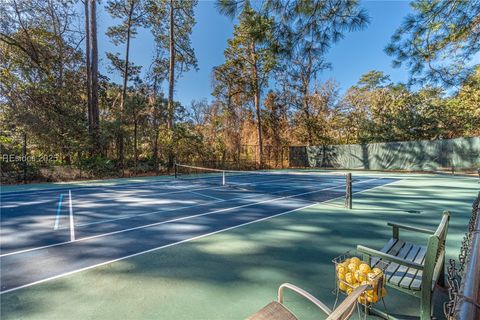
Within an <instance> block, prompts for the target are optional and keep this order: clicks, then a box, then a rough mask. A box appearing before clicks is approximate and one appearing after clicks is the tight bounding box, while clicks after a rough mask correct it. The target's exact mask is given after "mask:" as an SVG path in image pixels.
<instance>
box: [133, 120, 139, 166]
mask: <svg viewBox="0 0 480 320" xmlns="http://www.w3.org/2000/svg"><path fill="white" fill-rule="evenodd" d="M137 129H138V124H137V115H136V112H135V119H134V124H133V154H134V162H135V163H134V168H135V175H137V166H138V144H137V131H138V130H137Z"/></svg>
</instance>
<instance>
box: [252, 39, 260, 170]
mask: <svg viewBox="0 0 480 320" xmlns="http://www.w3.org/2000/svg"><path fill="white" fill-rule="evenodd" d="M250 56H251V59H252V66H253V79H252V80H253V102H254V105H255V110H256V112H257V132H258V152H257V153H258V159H257V162H258V164H259V165H260V167H263V140H262V118H261V110H260V87H259V84H258V69H257V56H256V53H255V45H254V44H253V43H251V44H250Z"/></svg>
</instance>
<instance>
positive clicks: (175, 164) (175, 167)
mask: <svg viewBox="0 0 480 320" xmlns="http://www.w3.org/2000/svg"><path fill="white" fill-rule="evenodd" d="M177 170H178V168H177V162H176V161H175V162H174V163H173V171H174V174H175V179H177V177H178V172H177Z"/></svg>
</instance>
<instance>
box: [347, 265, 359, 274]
mask: <svg viewBox="0 0 480 320" xmlns="http://www.w3.org/2000/svg"><path fill="white" fill-rule="evenodd" d="M357 269H358V265H357V264H356V263H355V262H350V263H349V264H348V270H350V272H351V273H355V271H357Z"/></svg>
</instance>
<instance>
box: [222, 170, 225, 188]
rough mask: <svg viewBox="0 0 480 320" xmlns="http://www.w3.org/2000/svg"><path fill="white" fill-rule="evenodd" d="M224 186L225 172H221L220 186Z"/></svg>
mask: <svg viewBox="0 0 480 320" xmlns="http://www.w3.org/2000/svg"><path fill="white" fill-rule="evenodd" d="M224 185H225V171H222V186H224Z"/></svg>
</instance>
